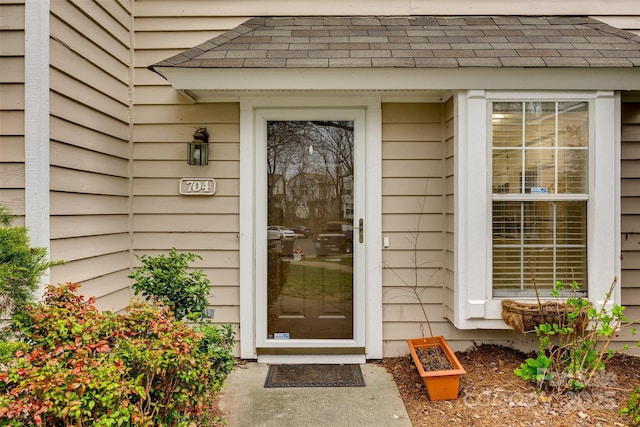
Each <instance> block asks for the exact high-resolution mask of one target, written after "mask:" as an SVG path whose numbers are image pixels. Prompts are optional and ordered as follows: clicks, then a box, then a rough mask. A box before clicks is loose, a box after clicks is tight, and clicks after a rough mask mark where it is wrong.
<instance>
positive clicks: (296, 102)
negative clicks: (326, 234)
mask: <svg viewBox="0 0 640 427" xmlns="http://www.w3.org/2000/svg"><path fill="white" fill-rule="evenodd" d="M268 109H272V110H276V109H285V110H293V109H298V110H313V109H316V110H325V111H327V110H329V109H360V110H361V111H362V112H363V113H364V115H365V124H364V126H365V136H364V138H365V141H366V151H365V153H364V156H365V159H364V161H365V163H366V168H365V169H366V194H367V197H366V206H364V210H365V212H366V222H365V236H364V239H365V240H364V241H365V242H366V244H365V249H364V250H365V253H364V258H365V264H364V265H363V273H362V274H363V275H364V279H363V283H364V287H363V289H362V292H364V293H365V295H364V301H365V303H364V312H363V313H361V314H360V315H361V316H362V317H361V318H360V320H358V321H359V322H360V323H361V324H362V327H363V330H362V334H363V336H362V338H361V339H360V340H359V343H360V342H362V343H363V344H364V346H365V349H366V354H365V356H366V358H367V359H380V358H382V270H381V269H380V268H379V266H380V265H381V263H382V250H381V247H382V237H381V229H382V202H381V199H382V178H381V177H382V165H381V161H380V159H381V156H382V110H381V98H380V97H379V96H362V97H348V98H343V97H327V96H311V95H307V96H277V97H273V96H257V95H255V96H249V95H247V96H243V97H241V99H240V159H241V160H240V334H239V335H240V357H242V358H243V359H256V358H257V351H256V347H257V344H259V345H263V344H264V343H263V342H259V341H262V340H263V337H261V334H260V333H258V331H257V325H256V323H257V322H260V321H261V320H260V318H261V317H264V316H262V315H261V314H260V313H261V311H260V310H262V309H263V308H258V307H257V304H261V301H263V300H264V298H261V297H260V296H258V295H256V289H257V287H256V283H257V280H264V278H260V277H259V276H260V275H262V272H263V271H264V266H262V267H260V262H261V261H260V260H258V259H257V255H258V254H259V252H258V248H260V247H261V245H260V238H259V233H260V231H258V230H259V228H258V227H261V228H260V230H262V228H264V227H262V224H256V212H258V211H260V212H266V201H265V200H260V198H259V197H258V196H259V194H258V193H257V179H258V178H257V177H258V175H257V174H258V173H259V171H260V170H262V168H263V167H264V165H263V162H264V158H263V156H262V155H261V153H260V151H259V147H258V146H257V145H258V144H257V138H258V137H257V136H256V135H257V132H258V128H259V127H260V125H259V123H258V120H259V119H260V117H258V116H259V115H260V114H261V113H259V112H260V111H265V110H268ZM261 117H264V115H263V114H262V116H261ZM264 233H266V231H264ZM264 237H265V238H266V234H265V236H264ZM261 268H262V270H260V269H261ZM261 271H262V272H261ZM355 298H358V296H355ZM359 343H358V345H359ZM310 344H311V343H310ZM319 344H321V343H319ZM324 357H325V359H326V356H324ZM343 363H344V362H343Z"/></svg>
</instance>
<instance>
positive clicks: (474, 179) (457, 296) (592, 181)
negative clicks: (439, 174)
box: [449, 90, 621, 329]
mask: <svg viewBox="0 0 640 427" xmlns="http://www.w3.org/2000/svg"><path fill="white" fill-rule="evenodd" d="M529 100H531V101H585V102H588V103H589V126H590V131H589V132H590V135H591V136H592V137H591V138H590V145H589V160H588V171H589V172H588V173H589V177H588V182H589V184H588V185H589V188H588V190H589V191H588V194H589V200H588V202H587V260H588V261H587V262H588V266H587V281H588V283H587V293H588V298H589V299H590V301H591V302H592V303H593V304H594V305H595V306H596V307H600V306H601V305H602V304H603V302H604V297H605V293H606V291H607V290H608V288H609V286H610V285H611V282H612V280H613V279H614V277H618V279H619V278H620V126H621V124H620V123H621V115H620V114H621V113H620V96H619V94H618V93H615V92H613V91H491V90H466V91H458V92H457V93H456V95H455V101H456V103H455V104H456V105H455V108H456V123H455V141H456V143H455V146H454V212H455V219H454V278H453V289H454V307H453V312H452V314H449V316H450V320H451V321H452V322H453V323H454V325H455V326H456V327H458V328H460V329H476V328H487V329H506V328H508V326H507V325H506V324H505V323H504V322H503V321H502V306H501V301H502V300H503V299H506V298H505V297H494V296H493V283H492V277H493V271H492V222H491V221H492V220H491V210H492V206H491V205H492V174H491V167H492V166H491V161H492V151H491V134H490V132H491V126H490V122H491V103H492V102H494V101H496V102H498V101H518V102H519V101H529ZM483 158H484V159H485V161H478V159H483ZM479 206H484V207H485V209H481V208H480V209H479V208H478V207H479ZM517 299H518V300H520V301H528V300H530V299H529V298H517ZM613 303H620V280H618V285H617V286H616V288H615V292H614V294H613V295H612V299H611V301H610V302H609V304H613Z"/></svg>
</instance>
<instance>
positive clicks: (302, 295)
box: [266, 121, 354, 340]
mask: <svg viewBox="0 0 640 427" xmlns="http://www.w3.org/2000/svg"><path fill="white" fill-rule="evenodd" d="M353 148H354V131H353V121H269V122H267V189H268V192H267V197H268V200H267V209H268V211H267V221H268V226H267V248H266V251H267V276H268V277H267V305H268V310H267V313H268V316H267V338H269V339H283V340H286V339H353V335H354V333H353V239H352V236H353V193H352V191H353V188H354V185H353V184H354V182H353V177H354V175H353V163H354V161H353Z"/></svg>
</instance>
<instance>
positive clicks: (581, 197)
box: [487, 99, 593, 299]
mask: <svg viewBox="0 0 640 427" xmlns="http://www.w3.org/2000/svg"><path fill="white" fill-rule="evenodd" d="M567 101H569V102H570V103H573V102H576V103H579V104H581V105H586V107H587V117H586V118H587V120H588V125H589V127H588V129H587V130H586V131H587V144H586V145H584V146H580V147H573V148H571V147H565V146H562V145H560V144H559V142H558V139H557V137H558V135H559V134H560V132H561V129H560V128H559V127H558V124H559V122H558V119H559V118H560V115H559V114H561V111H560V110H559V107H560V106H559V105H558V104H561V103H566V102H567ZM529 102H531V101H530V100H529V99H524V100H506V101H505V100H495V99H488V100H487V103H488V108H487V115H488V118H489V120H488V129H487V132H488V137H487V143H488V144H489V148H488V154H489V156H490V161H489V165H490V167H489V173H490V174H491V178H492V180H491V206H492V208H491V217H490V223H491V225H492V227H493V229H492V251H495V244H496V239H495V237H496V236H495V227H494V226H495V219H496V216H495V206H496V202H497V203H500V202H506V203H510V202H511V203H518V204H520V211H521V215H523V212H522V209H523V207H522V204H523V203H524V204H527V203H534V204H535V203H537V202H543V203H552V204H553V203H555V202H580V203H584V206H585V208H587V206H588V204H589V191H590V187H591V186H590V185H589V178H590V176H591V173H590V166H591V165H590V157H589V151H590V150H591V146H592V144H591V142H592V141H593V133H592V131H593V126H591V117H590V112H591V111H592V110H593V108H592V105H591V104H592V102H591V101H588V100H585V99H579V100H573V99H572V100H567V99H561V100H558V99H548V100H535V102H539V103H547V104H554V109H553V110H554V111H553V112H549V113H547V116H549V117H550V116H551V115H553V119H554V129H553V134H554V136H555V137H554V140H553V145H552V146H544V148H540V147H538V146H537V142H535V141H527V142H526V143H525V141H524V138H525V133H524V131H525V121H526V117H527V116H526V114H527V112H526V110H525V109H526V105H525V104H527V103H529ZM496 103H513V104H519V105H520V110H519V112H520V113H521V114H522V116H521V120H520V124H519V125H520V127H521V129H520V130H521V131H522V132H523V133H522V134H521V138H522V139H521V140H520V141H519V144H516V145H502V144H500V145H496V143H495V142H496V139H495V134H494V132H495V127H494V121H493V114H494V113H495V110H494V108H495V104H496ZM573 105H576V104H573ZM580 151H584V152H585V153H586V154H587V156H586V158H584V163H581V166H582V167H583V170H582V171H581V172H582V173H583V175H582V177H583V178H586V182H584V184H586V188H584V187H583V189H582V190H583V191H580V192H578V191H573V192H563V191H558V190H559V188H558V186H557V184H559V182H560V181H559V179H560V178H561V177H560V175H559V167H560V166H561V165H560V164H559V157H560V153H561V152H564V153H570V152H580ZM497 152H503V153H504V152H516V153H518V152H520V154H521V156H522V157H521V161H519V163H520V167H521V170H520V172H519V173H520V185H519V189H518V191H517V192H507V193H502V192H500V191H496V183H495V177H496V167H495V165H496V163H495V158H496V157H495V156H496V153H497ZM549 152H551V153H552V154H553V157H552V159H553V167H552V174H553V184H554V186H553V187H552V188H553V190H552V191H550V192H548V193H547V192H546V190H545V191H544V193H542V192H540V193H538V194H536V193H534V192H533V191H532V190H531V189H532V188H535V187H537V184H536V185H533V184H532V182H531V181H532V180H536V181H537V180H538V175H539V173H538V171H537V170H534V169H529V168H527V166H526V165H525V159H526V156H533V157H534V158H536V159H539V157H537V156H536V155H537V154H539V153H549ZM534 153H535V154H534ZM565 155H566V154H565ZM504 166H506V165H504ZM499 172H503V175H504V170H503V169H501V170H499ZM523 175H524V181H523ZM527 181H529V183H528V184H527ZM507 185H508V184H507ZM527 185H528V186H529V188H530V190H529V191H526V188H527ZM507 188H508V187H507ZM545 188H546V187H545ZM523 190H524V191H523ZM531 206H532V207H534V205H531ZM534 208H535V209H537V208H538V206H536V207H534ZM585 214H586V212H585ZM524 218H526V217H524V216H523V217H522V218H521V220H522V219H524ZM557 218H558V217H557V212H556V209H555V207H554V208H553V214H552V215H551V217H550V219H551V222H552V223H553V228H552V230H551V233H552V235H553V236H554V237H555V235H556V233H555V232H556V230H557V228H556V224H557V223H556V219H557ZM584 221H585V223H583V224H584V226H585V228H584V233H585V234H584V246H582V247H583V248H584V249H585V250H587V249H588V248H587V239H586V232H587V227H586V225H587V224H586V221H587V216H586V215H585V217H584ZM524 233H525V232H524V231H523V230H522V229H519V230H518V232H517V233H514V235H512V236H511V237H516V236H519V239H517V240H518V241H520V244H515V243H513V241H512V242H511V243H508V244H502V246H501V247H502V248H503V249H517V248H519V249H520V250H521V251H522V250H523V249H525V250H526V249H527V248H529V249H532V248H533V246H531V244H530V243H529V244H527V245H524V246H523V245H522V239H523V238H524ZM544 246H545V247H546V248H547V249H551V250H552V251H553V252H554V253H555V252H556V250H557V248H560V252H562V248H564V247H566V246H564V245H562V244H558V243H557V242H556V241H555V239H553V242H551V243H546V244H545V245H544ZM492 255H494V254H492ZM491 260H492V264H491V268H492V278H494V277H495V274H494V273H495V268H494V266H495V264H494V263H495V260H494V257H493V256H492V258H491ZM523 261H524V260H522V259H521V260H520V287H521V289H520V291H511V290H501V289H496V288H495V285H496V284H495V283H494V284H493V285H494V288H492V295H493V297H494V298H505V299H506V298H509V299H513V298H525V299H526V298H531V297H533V295H534V290H533V289H532V288H531V287H530V286H526V285H525V284H526V283H530V282H531V280H530V272H529V268H528V266H527V265H526V263H525V262H523ZM550 262H551V263H552V267H553V271H555V269H556V265H557V262H558V259H557V258H555V257H552V259H551V261H550ZM543 267H544V266H543ZM586 273H587V271H585V272H584V275H585V276H586ZM579 281H580V282H581V283H580V284H581V285H585V284H586V283H582V282H583V281H584V278H580V279H579ZM514 285H515V283H514ZM538 285H539V292H540V295H541V296H545V294H546V296H547V297H548V295H549V292H550V285H551V282H546V283H542V281H538ZM523 286H526V289H523ZM580 294H581V295H585V296H586V294H587V291H586V287H585V288H584V291H581V292H580Z"/></svg>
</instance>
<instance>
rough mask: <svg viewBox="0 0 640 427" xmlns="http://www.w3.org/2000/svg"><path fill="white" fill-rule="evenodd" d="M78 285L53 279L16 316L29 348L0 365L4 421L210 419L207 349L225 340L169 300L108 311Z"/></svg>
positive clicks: (212, 382) (173, 422) (213, 377)
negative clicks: (198, 327)
mask: <svg viewBox="0 0 640 427" xmlns="http://www.w3.org/2000/svg"><path fill="white" fill-rule="evenodd" d="M76 289H77V285H71V284H66V285H64V286H57V287H54V286H49V287H48V288H47V292H46V294H45V298H44V301H43V302H42V303H39V304H36V305H30V306H27V307H25V310H24V311H23V312H22V313H20V314H19V315H17V316H16V318H15V321H14V324H15V332H16V336H17V337H18V338H19V339H20V340H21V342H22V343H26V344H27V345H28V349H27V350H20V351H18V352H16V353H15V358H14V360H13V361H12V362H11V363H10V365H9V366H8V367H6V368H3V370H2V372H0V425H11V426H13V425H15V426H18V425H37V426H89V425H91V426H116V425H117V426H145V427H146V426H184V427H186V426H190V425H192V424H193V423H196V424H198V423H200V424H199V425H202V424H201V423H203V422H204V420H203V417H204V416H205V415H206V414H205V408H206V407H207V403H208V401H209V400H210V399H211V397H212V394H213V393H215V390H216V389H217V388H219V384H218V381H219V378H218V373H216V372H215V368H214V366H213V365H214V364H213V361H212V357H211V354H212V353H210V352H209V350H207V351H206V352H205V351H203V350H202V349H203V348H204V347H206V348H207V349H209V344H210V343H215V342H217V341H215V339H214V338H212V337H207V338H205V335H204V334H203V333H200V332H197V331H194V330H193V329H191V328H190V327H188V325H186V324H185V323H184V322H181V321H177V320H176V319H175V317H173V315H172V314H171V312H170V311H169V310H168V309H167V308H165V307H163V306H162V305H157V306H149V305H144V304H140V303H138V304H134V305H132V307H131V308H130V309H129V311H128V313H126V314H124V315H118V314H113V313H110V312H99V311H98V310H97V309H96V308H95V306H94V304H93V302H94V300H93V298H89V299H88V300H85V299H84V298H83V297H82V296H78V295H76V294H75V293H74V292H75V291H76ZM216 339H217V338H216ZM212 352H213V350H212Z"/></svg>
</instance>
